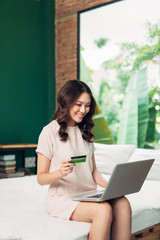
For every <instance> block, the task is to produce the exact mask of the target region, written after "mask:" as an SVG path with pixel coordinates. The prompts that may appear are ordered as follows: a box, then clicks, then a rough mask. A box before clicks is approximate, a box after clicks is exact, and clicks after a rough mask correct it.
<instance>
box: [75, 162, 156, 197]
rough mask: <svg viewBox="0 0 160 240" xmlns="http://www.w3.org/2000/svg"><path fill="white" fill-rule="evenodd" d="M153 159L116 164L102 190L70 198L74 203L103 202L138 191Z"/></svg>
mask: <svg viewBox="0 0 160 240" xmlns="http://www.w3.org/2000/svg"><path fill="white" fill-rule="evenodd" d="M153 162H154V159H147V160H142V161H136V162H127V163H121V164H117V165H116V166H115V168H114V170H113V172H112V175H111V177H110V179H109V181H108V183H107V186H106V188H105V189H104V190H101V191H94V192H92V193H88V194H83V195H79V196H74V197H72V199H73V200H76V201H86V202H104V201H106V200H110V199H114V198H118V197H122V196H124V195H127V194H131V193H135V192H138V191H140V189H141V187H142V185H143V183H144V181H145V179H146V177H147V174H148V172H149V170H150V168H151V166H152V164H153Z"/></svg>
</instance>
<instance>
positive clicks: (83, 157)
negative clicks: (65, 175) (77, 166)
mask: <svg viewBox="0 0 160 240" xmlns="http://www.w3.org/2000/svg"><path fill="white" fill-rule="evenodd" d="M85 161H86V155H81V156H75V157H71V161H70V163H80V162H85Z"/></svg>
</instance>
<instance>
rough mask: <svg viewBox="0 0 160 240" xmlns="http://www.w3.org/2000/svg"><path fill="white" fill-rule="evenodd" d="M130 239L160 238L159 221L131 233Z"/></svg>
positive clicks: (159, 239)
mask: <svg viewBox="0 0 160 240" xmlns="http://www.w3.org/2000/svg"><path fill="white" fill-rule="evenodd" d="M131 240H160V223H159V224H156V225H154V226H151V227H149V228H146V229H143V230H141V231H139V232H137V233H134V234H132V235H131Z"/></svg>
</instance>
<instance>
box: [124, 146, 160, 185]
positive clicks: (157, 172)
mask: <svg viewBox="0 0 160 240" xmlns="http://www.w3.org/2000/svg"><path fill="white" fill-rule="evenodd" d="M152 158H154V159H155V161H154V163H153V165H152V167H151V169H150V171H149V173H148V175H147V178H146V179H148V180H159V181H160V150H156V149H155V150H154V149H141V148H137V149H136V150H135V151H134V153H133V154H132V156H131V157H130V159H129V162H134V161H139V160H145V159H152Z"/></svg>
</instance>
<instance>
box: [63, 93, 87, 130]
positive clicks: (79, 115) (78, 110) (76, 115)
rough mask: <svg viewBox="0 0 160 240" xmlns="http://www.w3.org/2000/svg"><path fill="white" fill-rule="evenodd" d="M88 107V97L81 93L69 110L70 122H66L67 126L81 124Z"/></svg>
mask: <svg viewBox="0 0 160 240" xmlns="http://www.w3.org/2000/svg"><path fill="white" fill-rule="evenodd" d="M90 105H91V98H90V95H89V94H88V93H86V92H84V93H82V94H81V95H80V97H79V98H78V99H77V100H76V101H75V102H74V104H73V105H72V106H71V108H70V121H69V122H68V126H75V124H76V123H80V122H82V120H83V118H84V116H85V115H86V114H87V113H88V112H89V110H90Z"/></svg>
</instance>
